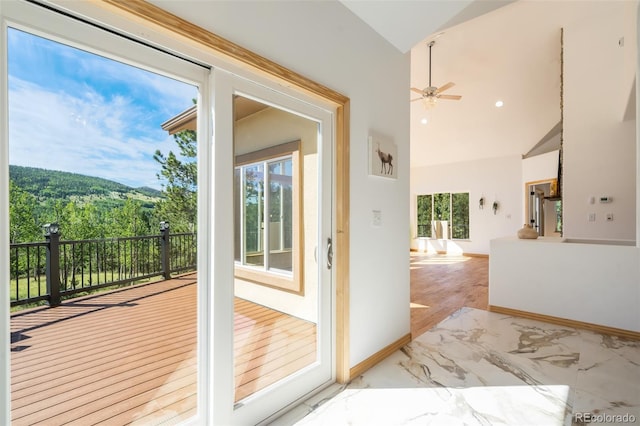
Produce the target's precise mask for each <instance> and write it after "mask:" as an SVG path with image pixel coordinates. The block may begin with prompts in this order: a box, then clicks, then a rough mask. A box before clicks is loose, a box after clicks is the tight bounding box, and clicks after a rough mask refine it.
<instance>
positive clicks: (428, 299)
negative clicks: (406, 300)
mask: <svg viewBox="0 0 640 426" xmlns="http://www.w3.org/2000/svg"><path fill="white" fill-rule="evenodd" d="M488 270H489V259H488V257H475V256H474V257H470V256H463V255H444V254H426V253H420V252H411V274H410V276H411V337H412V338H415V337H417V336H419V335H421V334H422V333H424V332H425V331H427V330H429V329H431V328H433V327H434V326H435V325H436V324H438V323H439V322H440V321H442V320H443V319H445V318H446V317H447V316H449V315H451V314H452V313H454V312H455V311H457V310H458V309H460V308H462V307H464V306H467V307H470V308H477V309H485V310H486V309H488V303H489V299H488V297H489V293H488V289H489V271H488Z"/></svg>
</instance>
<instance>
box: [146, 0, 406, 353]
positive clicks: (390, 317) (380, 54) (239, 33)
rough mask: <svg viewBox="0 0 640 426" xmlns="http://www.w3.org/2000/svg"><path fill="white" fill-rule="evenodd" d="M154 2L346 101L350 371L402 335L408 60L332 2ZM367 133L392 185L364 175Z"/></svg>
mask: <svg viewBox="0 0 640 426" xmlns="http://www.w3.org/2000/svg"><path fill="white" fill-rule="evenodd" d="M152 3H155V4H157V5H159V6H160V7H162V8H164V9H166V10H168V11H170V12H172V13H175V14H176V15H178V16H180V17H183V18H185V19H187V20H189V21H191V22H193V23H195V24H198V25H200V26H203V27H207V28H211V29H212V31H214V32H215V33H216V34H218V35H220V36H222V37H225V38H227V39H228V40H230V41H233V42H234V43H237V44H239V45H241V46H243V47H245V48H247V49H249V50H252V51H253V52H255V53H258V54H260V55H262V56H264V57H266V58H268V59H270V60H272V61H275V62H277V63H279V64H281V65H283V66H285V67H288V68H290V69H292V70H294V71H296V72H298V73H300V74H302V75H304V76H306V77H308V78H310V79H312V80H315V81H317V82H319V83H321V84H324V85H325V86H327V87H330V88H332V89H334V90H336V91H338V92H341V93H342V94H344V95H346V96H348V97H349V98H350V99H351V133H350V137H351V141H350V143H351V145H350V155H351V163H350V165H351V180H350V186H351V188H350V190H351V211H350V231H351V247H350V248H351V252H350V256H351V257H350V265H349V267H350V288H349V293H350V313H351V315H350V330H349V334H350V338H351V345H350V357H351V365H352V366H353V365H355V364H357V363H359V362H360V361H363V360H364V359H366V358H367V357H369V356H371V355H372V354H374V353H376V352H377V351H379V350H381V349H382V348H384V347H385V346H387V345H389V344H390V343H392V342H394V341H396V340H397V339H399V338H401V337H403V336H404V335H406V334H407V333H409V330H410V317H409V315H410V313H409V241H408V238H407V234H408V229H409V223H408V217H409V211H408V210H409V202H408V201H409V123H408V121H409V102H407V99H408V92H407V88H408V87H409V55H408V54H407V55H404V54H401V53H399V52H398V51H397V50H396V49H394V48H393V47H392V46H391V45H390V44H388V43H387V42H386V41H384V40H383V39H382V38H381V37H380V36H379V35H377V34H376V33H375V32H373V30H372V29H371V28H369V27H368V26H367V25H366V24H364V23H363V22H362V21H360V20H359V19H358V18H357V17H356V16H355V15H353V14H352V13H351V12H350V11H348V10H347V9H346V8H345V7H344V6H343V5H341V4H340V3H338V2H333V1H311V2H271V1H269V2H264V1H242V2H206V3H205V2H199V1H180V2H178V1H159V0H154V1H152ZM370 134H375V135H379V136H382V137H384V138H386V139H388V140H392V141H394V142H395V143H396V144H397V145H398V160H397V164H396V167H398V180H395V181H391V180H383V179H376V178H372V177H369V176H368V171H367V154H368V151H367V149H368V148H367V138H368V136H369V135H370ZM372 210H380V211H381V212H382V221H383V222H382V226H381V227H379V228H372V227H371V224H370V222H371V220H370V219H371V211H372ZM339 255H340V254H339V253H336V256H339ZM381 313H384V314H383V315H381Z"/></svg>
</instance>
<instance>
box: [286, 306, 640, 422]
mask: <svg viewBox="0 0 640 426" xmlns="http://www.w3.org/2000/svg"><path fill="white" fill-rule="evenodd" d="M589 416H591V419H590V421H589ZM275 423H276V424H278V425H292V424H295V425H296V426H308V425H309V426H311V425H327V426H339V425H363V426H364V425H366V426H371V425H381V426H396V425H437V426H440V425H491V426H494V425H509V426H526V425H531V426H559V425H582V424H598V425H621V424H637V425H640V342H639V341H635V340H627V339H623V338H617V337H611V336H608V335H602V334H598V333H594V332H591V331H586V330H579V329H575V328H570V327H563V326H558V325H553V324H548V323H544V322H540V321H534V320H529V319H523V318H518V317H513V316H509V315H502V314H497V313H492V312H488V311H483V310H478V309H472V308H462V309H460V310H459V311H457V312H455V313H454V314H452V315H451V316H449V317H448V318H446V319H445V320H444V321H442V322H441V323H440V324H438V326H436V327H435V328H433V329H431V330H430V331H428V332H426V333H425V334H423V335H421V336H419V337H418V338H417V339H415V340H414V341H413V342H411V343H410V344H408V345H407V346H405V347H403V348H402V349H401V350H399V351H397V352H395V353H394V354H392V355H391V356H390V357H388V358H387V359H385V360H383V361H382V362H381V363H379V364H378V365H376V366H375V367H373V368H372V369H370V370H368V371H367V372H365V373H364V374H363V375H362V376H360V377H358V378H357V379H355V380H354V381H352V382H351V383H350V384H348V385H342V386H341V385H333V386H331V387H330V388H328V389H326V390H325V391H323V392H321V393H320V394H318V395H316V396H315V397H313V398H311V399H309V400H308V401H306V402H305V403H303V404H301V405H299V406H298V407H296V408H295V409H294V410H292V411H291V412H289V413H288V414H287V415H285V416H283V417H282V418H280V419H278V421H277V422H275Z"/></svg>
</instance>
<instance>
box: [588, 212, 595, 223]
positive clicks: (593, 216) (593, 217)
mask: <svg viewBox="0 0 640 426" xmlns="http://www.w3.org/2000/svg"><path fill="white" fill-rule="evenodd" d="M595 221H596V214H595V213H589V222H595Z"/></svg>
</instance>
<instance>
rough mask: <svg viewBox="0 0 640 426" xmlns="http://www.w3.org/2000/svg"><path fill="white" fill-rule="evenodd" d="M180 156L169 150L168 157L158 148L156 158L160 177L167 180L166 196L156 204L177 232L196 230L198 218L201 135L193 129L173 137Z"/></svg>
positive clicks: (157, 212) (157, 211)
mask: <svg viewBox="0 0 640 426" xmlns="http://www.w3.org/2000/svg"><path fill="white" fill-rule="evenodd" d="M173 138H174V140H175V142H176V144H177V145H178V149H179V153H180V154H179V156H178V155H176V154H174V153H173V151H169V154H167V155H166V156H165V155H164V154H162V152H160V150H157V151H156V152H155V154H154V156H153V158H154V159H155V160H156V161H157V162H158V163H159V164H160V166H161V170H160V173H158V175H157V176H158V179H160V180H161V181H163V184H162V187H163V190H162V193H163V195H164V199H163V200H162V201H160V202H159V203H158V204H157V205H156V218H157V220H158V221H161V220H168V221H169V223H170V226H171V229H172V230H173V231H176V232H194V231H195V230H196V221H197V217H198V209H197V207H198V203H197V180H198V170H197V164H196V156H197V138H196V132H195V131H193V130H183V131H182V132H179V133H176V134H175V135H174V136H173Z"/></svg>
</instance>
